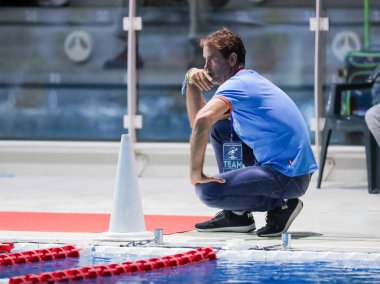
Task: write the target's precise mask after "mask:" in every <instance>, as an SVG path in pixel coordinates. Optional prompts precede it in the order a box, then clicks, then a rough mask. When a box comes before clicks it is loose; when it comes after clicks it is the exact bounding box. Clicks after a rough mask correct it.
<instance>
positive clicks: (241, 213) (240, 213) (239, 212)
mask: <svg viewBox="0 0 380 284" xmlns="http://www.w3.org/2000/svg"><path fill="white" fill-rule="evenodd" d="M232 213H234V214H235V215H238V216H243V215H244V214H245V211H232Z"/></svg>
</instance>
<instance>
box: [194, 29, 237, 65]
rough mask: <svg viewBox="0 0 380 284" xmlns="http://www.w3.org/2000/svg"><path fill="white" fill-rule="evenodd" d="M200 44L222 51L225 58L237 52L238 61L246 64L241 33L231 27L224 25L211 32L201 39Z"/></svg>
mask: <svg viewBox="0 0 380 284" xmlns="http://www.w3.org/2000/svg"><path fill="white" fill-rule="evenodd" d="M200 46H201V47H202V48H203V47H204V46H209V47H214V48H216V49H218V50H220V52H221V53H222V55H223V57H224V58H226V59H227V58H228V56H230V54H231V53H233V52H234V53H236V55H237V63H238V64H243V66H244V65H245V47H244V44H243V41H242V39H241V38H240V36H239V35H237V34H235V33H234V32H232V31H231V30H230V29H228V28H226V27H223V28H221V29H220V30H217V31H216V32H213V33H211V34H209V35H208V36H206V37H204V38H202V39H201V41H200Z"/></svg>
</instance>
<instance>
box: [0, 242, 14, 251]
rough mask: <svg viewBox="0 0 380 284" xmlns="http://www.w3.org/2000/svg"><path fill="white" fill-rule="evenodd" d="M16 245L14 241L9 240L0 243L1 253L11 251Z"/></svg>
mask: <svg viewBox="0 0 380 284" xmlns="http://www.w3.org/2000/svg"><path fill="white" fill-rule="evenodd" d="M14 247H15V246H14V244H13V243H9V242H3V243H0V253H2V252H10V251H11V250H12V249H13V248H14Z"/></svg>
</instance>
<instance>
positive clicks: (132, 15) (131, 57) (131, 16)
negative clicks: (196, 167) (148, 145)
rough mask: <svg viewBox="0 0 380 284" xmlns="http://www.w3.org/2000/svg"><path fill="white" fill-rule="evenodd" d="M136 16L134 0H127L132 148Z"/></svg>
mask: <svg viewBox="0 0 380 284" xmlns="http://www.w3.org/2000/svg"><path fill="white" fill-rule="evenodd" d="M135 16H136V0H129V21H130V24H129V29H128V66H127V68H128V69H127V74H128V78H127V84H128V123H129V126H128V134H129V137H130V141H131V144H132V147H133V144H134V143H135V142H136V125H135V114H136V102H137V100H136V89H137V88H136V84H137V81H136V72H137V70H136V30H135V29H134V25H133V21H134V19H135Z"/></svg>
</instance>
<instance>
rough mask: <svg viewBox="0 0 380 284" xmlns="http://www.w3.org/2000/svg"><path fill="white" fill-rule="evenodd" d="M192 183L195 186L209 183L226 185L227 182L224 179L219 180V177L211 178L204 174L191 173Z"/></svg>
mask: <svg viewBox="0 0 380 284" xmlns="http://www.w3.org/2000/svg"><path fill="white" fill-rule="evenodd" d="M190 179H191V183H192V184H193V185H196V184H199V183H209V182H218V183H225V182H226V180H225V179H223V178H217V177H209V176H206V175H205V174H204V173H199V174H198V173H191V174H190Z"/></svg>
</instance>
